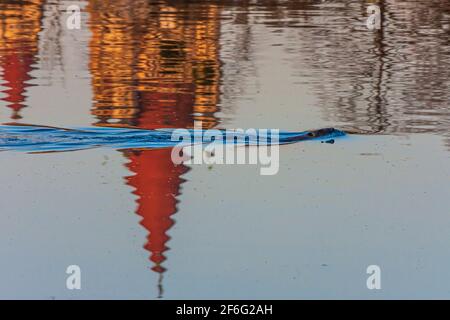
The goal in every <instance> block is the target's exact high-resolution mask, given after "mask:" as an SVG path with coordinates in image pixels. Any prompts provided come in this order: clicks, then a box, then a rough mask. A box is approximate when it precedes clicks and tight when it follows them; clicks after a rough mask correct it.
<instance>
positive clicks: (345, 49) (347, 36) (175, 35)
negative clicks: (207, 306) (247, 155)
mask: <svg viewBox="0 0 450 320" xmlns="http://www.w3.org/2000/svg"><path fill="white" fill-rule="evenodd" d="M372 3H377V4H378V5H379V6H380V8H381V11H382V17H383V23H382V28H381V30H378V31H369V30H367V28H366V25H365V22H366V19H367V13H366V8H367V7H368V6H369V5H370V4H372ZM70 4H78V5H79V6H80V7H81V29H79V30H69V29H67V27H66V20H67V18H68V14H67V13H66V12H65V10H66V8H67V6H68V5H70ZM449 38H450V3H449V2H448V1H445V0H427V1H418V0H416V1H413V0H407V1H395V0H379V1H378V2H373V1H362V0H358V1H356V0H355V1H315V0H309V1H300V0H298V1H266V0H261V1H228V0H227V1H189V2H187V1H148V0H133V1H131V0H116V1H112V0H107V1H104V0H103V1H97V0H90V1H56V0H54V1H51V0H28V1H9V0H4V1H1V2H0V91H1V93H0V99H1V100H0V123H1V124H8V123H9V124H11V123H15V124H17V123H19V124H35V125H49V126H57V127H74V126H76V127H85V126H98V127H126V128H142V129H156V128H169V127H186V128H191V127H192V126H193V123H194V121H196V120H197V121H200V120H201V121H202V122H203V125H204V127H205V129H208V128H280V129H283V130H295V131H302V130H306V129H313V128H321V127H336V128H339V129H342V130H346V131H348V132H352V133H356V134H354V135H350V136H349V137H348V138H346V139H344V140H339V141H337V142H336V143H335V144H333V145H331V144H330V145H329V144H320V143H304V144H296V145H289V146H283V147H282V148H281V149H280V171H279V173H278V174H277V175H275V176H261V175H259V170H258V168H257V167H256V166H249V165H240V166H220V165H215V166H213V167H212V168H211V167H208V166H201V165H194V166H186V165H181V166H175V165H174V164H173V163H172V161H171V159H170V149H160V150H144V149H127V150H125V151H115V150H108V149H93V150H83V151H75V152H61V153H47V154H25V153H16V152H9V151H5V152H1V153H0V178H1V180H0V181H1V183H0V220H1V226H2V227H1V232H0V257H1V260H0V261H1V263H0V298H39V299H64V298H70V299H80V298H87V299H92V298H138V299H154V298H158V297H160V298H368V299H377V298H450V250H449V249H448V243H449V242H450V187H449V186H450V184H449V180H450V165H449V160H450V106H449V101H450V90H449V88H450V41H449ZM72 264H76V265H79V266H80V267H81V270H82V289H81V290H67V289H66V278H67V276H68V275H67V274H66V273H65V271H66V268H67V266H69V265H72ZM372 264H376V265H379V266H380V267H381V270H382V289H381V290H368V289H367V287H366V279H367V276H368V275H367V274H366V268H367V266H369V265H372Z"/></svg>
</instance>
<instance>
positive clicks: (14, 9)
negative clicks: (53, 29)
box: [0, 0, 44, 120]
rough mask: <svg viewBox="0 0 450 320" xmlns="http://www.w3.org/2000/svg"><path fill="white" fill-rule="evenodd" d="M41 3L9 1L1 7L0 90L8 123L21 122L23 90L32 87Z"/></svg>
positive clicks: (35, 0) (38, 0)
mask: <svg viewBox="0 0 450 320" xmlns="http://www.w3.org/2000/svg"><path fill="white" fill-rule="evenodd" d="M43 3H44V0H29V1H27V2H26V3H22V2H19V1H13V2H11V1H8V2H5V3H0V11H1V12H2V15H1V17H0V67H1V69H2V79H3V80H4V83H3V84H2V85H3V86H5V87H7V89H6V90H4V91H3V93H4V94H5V95H6V96H5V97H3V98H2V100H3V101H6V102H7V107H9V108H11V109H12V113H11V119H13V120H18V119H21V118H22V117H21V115H20V111H21V110H22V108H24V107H25V106H26V105H25V99H26V88H27V87H29V86H31V84H29V83H28V81H29V80H31V79H32V78H31V76H30V72H31V71H32V70H33V69H34V68H33V64H34V63H35V62H36V55H37V53H38V33H39V31H40V29H41V18H42V6H43Z"/></svg>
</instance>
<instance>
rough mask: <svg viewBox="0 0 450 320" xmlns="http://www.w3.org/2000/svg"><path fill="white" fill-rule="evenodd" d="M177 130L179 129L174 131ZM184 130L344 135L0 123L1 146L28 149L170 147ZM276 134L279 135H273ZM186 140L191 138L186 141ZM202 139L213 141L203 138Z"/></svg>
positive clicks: (258, 138)
mask: <svg viewBox="0 0 450 320" xmlns="http://www.w3.org/2000/svg"><path fill="white" fill-rule="evenodd" d="M175 130H177V131H175ZM180 130H181V131H180ZM174 132H177V133H181V134H182V135H183V137H185V140H183V143H184V145H188V144H190V143H189V142H191V141H193V142H195V141H201V139H202V137H203V136H204V134H205V133H206V132H210V133H211V132H214V134H215V135H219V136H221V137H222V139H223V143H226V144H229V143H231V144H241V145H272V144H280V145H281V144H288V143H295V142H299V141H308V140H321V141H327V140H330V139H335V138H338V137H342V136H344V135H345V132H343V131H340V130H338V129H334V128H324V129H318V130H310V131H303V132H287V131H278V130H274V129H256V130H249V131H229V130H213V131H207V130H198V129H156V130H145V129H129V128H109V127H100V128H99V127H87V128H74V129H65V128H54V127H44V126H33V125H0V150H16V151H26V152H51V151H72V150H81V149H89V148H96V147H111V148H115V149H132V148H139V149H140V148H148V149H153V148H169V147H174V146H176V145H179V144H180V140H178V139H175V138H173V133H174ZM272 134H277V136H276V137H277V139H276V138H275V137H274V136H272ZM186 141H189V142H188V143H186ZM201 143H210V142H209V141H202V142H201Z"/></svg>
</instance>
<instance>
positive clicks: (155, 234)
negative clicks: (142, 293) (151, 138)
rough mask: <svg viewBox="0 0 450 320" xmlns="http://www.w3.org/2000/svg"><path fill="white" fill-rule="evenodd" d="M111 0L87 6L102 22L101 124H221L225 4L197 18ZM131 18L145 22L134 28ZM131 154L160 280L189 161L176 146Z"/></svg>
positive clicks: (95, 54)
mask: <svg viewBox="0 0 450 320" xmlns="http://www.w3.org/2000/svg"><path fill="white" fill-rule="evenodd" d="M123 1H125V2H126V0H123ZM108 2H109V1H99V0H98V1H96V0H92V1H90V5H89V6H88V11H89V12H90V15H91V19H92V21H95V22H96V23H95V24H94V23H93V24H92V26H91V31H92V41H91V44H90V47H91V48H90V50H91V59H90V69H91V73H92V77H93V80H92V82H93V92H94V101H95V102H94V105H93V108H92V113H93V114H94V115H95V116H96V117H97V119H98V122H97V123H96V125H100V126H121V127H123V126H129V127H138V128H144V129H155V128H169V127H170V128H186V127H192V126H193V123H194V120H202V121H203V124H204V126H205V127H214V126H215V125H216V124H217V120H216V118H215V117H214V113H215V112H216V111H217V104H218V101H217V100H218V95H219V77H220V70H219V68H220V62H219V55H218V38H219V26H218V21H219V19H218V18H217V15H218V14H219V8H218V7H217V6H216V5H205V6H204V7H203V8H202V10H204V11H206V14H207V15H208V17H209V18H208V19H207V20H203V21H201V20H200V19H199V20H198V21H197V20H196V19H195V17H190V19H191V20H190V21H189V22H190V23H186V21H184V20H183V19H185V16H184V13H183V12H181V13H179V12H178V9H177V8H175V7H171V6H165V5H163V4H161V5H152V6H150V5H149V4H148V2H147V1H141V0H137V1H134V2H133V6H132V5H131V1H130V8H131V7H134V8H139V9H136V10H133V9H130V11H128V12H115V11H114V6H109V5H108ZM186 5H187V6H188V5H189V4H186ZM106 8H107V9H106ZM184 9H186V8H184ZM105 12H106V13H107V15H106V14H105ZM163 13H166V14H163ZM167 13H170V14H167ZM203 13H205V12H203ZM215 17H216V18H215ZM130 20H132V21H130ZM99 21H101V23H99ZM131 23H132V24H138V25H139V26H140V27H139V28H129V27H128V26H129V25H130V24H131ZM124 155H125V156H126V157H127V158H128V159H129V162H128V163H127V165H126V166H127V168H128V169H129V170H130V171H131V172H132V173H133V175H131V176H129V177H126V181H127V183H128V185H130V186H132V187H133V188H134V191H133V193H134V194H135V195H137V197H138V199H137V209H136V212H137V214H139V215H140V216H141V217H142V220H141V224H142V225H143V226H144V227H145V228H146V229H147V230H148V231H149V235H148V237H147V243H146V244H145V246H144V247H145V249H146V250H148V251H150V260H151V261H152V264H153V265H152V270H153V271H155V272H157V273H159V274H160V275H161V276H160V280H161V277H162V274H163V273H164V272H165V270H166V269H165V267H164V266H163V265H162V263H163V262H164V261H165V260H166V256H165V252H166V251H167V250H168V247H167V242H168V241H169V239H170V238H169V236H168V234H167V233H168V232H169V230H170V228H171V227H172V226H173V224H174V220H173V219H172V215H173V214H175V213H176V212H177V196H178V195H179V194H180V185H181V184H182V183H183V181H184V180H183V178H182V177H181V176H182V175H183V174H184V173H185V172H186V171H187V170H188V168H187V167H185V166H183V165H179V166H176V165H174V164H173V162H172V160H171V149H158V150H128V151H124ZM161 290H162V289H161V288H160V295H161Z"/></svg>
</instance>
